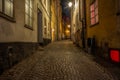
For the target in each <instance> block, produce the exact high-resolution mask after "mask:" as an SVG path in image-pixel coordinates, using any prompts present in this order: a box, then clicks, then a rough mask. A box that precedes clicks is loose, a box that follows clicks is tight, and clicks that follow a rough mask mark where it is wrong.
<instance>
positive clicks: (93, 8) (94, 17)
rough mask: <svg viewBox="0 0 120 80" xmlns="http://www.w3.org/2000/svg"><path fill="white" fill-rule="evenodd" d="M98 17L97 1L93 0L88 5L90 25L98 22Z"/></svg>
mask: <svg viewBox="0 0 120 80" xmlns="http://www.w3.org/2000/svg"><path fill="white" fill-rule="evenodd" d="M98 17H99V15H98V0H95V1H94V2H92V4H91V5H90V22H91V25H95V24H97V23H98V22H99V19H98Z"/></svg>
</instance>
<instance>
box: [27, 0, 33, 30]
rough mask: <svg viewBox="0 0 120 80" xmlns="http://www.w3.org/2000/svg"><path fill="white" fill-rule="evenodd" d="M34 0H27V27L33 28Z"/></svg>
mask: <svg viewBox="0 0 120 80" xmlns="http://www.w3.org/2000/svg"><path fill="white" fill-rule="evenodd" d="M32 3H33V1H32V0H25V27H27V28H30V29H32V26H33V4H32Z"/></svg>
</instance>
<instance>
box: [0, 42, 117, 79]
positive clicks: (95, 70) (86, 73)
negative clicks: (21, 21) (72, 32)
mask: <svg viewBox="0 0 120 80" xmlns="http://www.w3.org/2000/svg"><path fill="white" fill-rule="evenodd" d="M0 80H115V79H114V78H113V77H112V76H111V74H110V73H109V72H108V71H107V70H105V68H103V67H102V66H100V65H99V64H97V63H96V62H94V61H93V60H92V56H88V55H86V54H85V53H84V52H83V51H82V50H80V49H78V48H77V47H75V45H73V44H72V42H71V41H67V40H66V41H59V42H54V43H52V44H49V45H48V46H47V47H45V48H44V51H40V50H38V51H36V53H34V54H33V55H32V56H30V57H28V58H27V59H25V60H23V61H22V62H20V63H19V64H17V65H15V66H14V67H13V68H11V69H10V70H7V71H5V72H4V73H3V74H2V75H1V76H0Z"/></svg>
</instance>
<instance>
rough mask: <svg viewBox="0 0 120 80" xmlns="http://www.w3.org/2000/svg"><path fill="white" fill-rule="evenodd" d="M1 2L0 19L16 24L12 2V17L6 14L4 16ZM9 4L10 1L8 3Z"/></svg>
mask: <svg viewBox="0 0 120 80" xmlns="http://www.w3.org/2000/svg"><path fill="white" fill-rule="evenodd" d="M1 1H2V6H1V7H2V8H1V9H2V10H0V17H3V18H4V19H6V20H8V21H11V22H16V21H15V10H14V9H15V7H14V0H13V1H12V2H13V3H12V5H13V6H12V7H13V9H12V16H10V15H8V14H6V13H5V0H1ZM10 2H11V1H10Z"/></svg>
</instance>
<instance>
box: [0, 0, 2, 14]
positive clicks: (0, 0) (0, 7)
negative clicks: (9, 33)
mask: <svg viewBox="0 0 120 80" xmlns="http://www.w3.org/2000/svg"><path fill="white" fill-rule="evenodd" d="M0 12H2V0H0Z"/></svg>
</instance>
